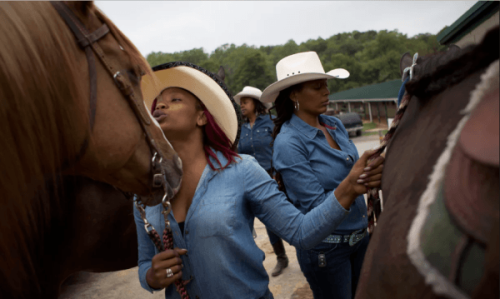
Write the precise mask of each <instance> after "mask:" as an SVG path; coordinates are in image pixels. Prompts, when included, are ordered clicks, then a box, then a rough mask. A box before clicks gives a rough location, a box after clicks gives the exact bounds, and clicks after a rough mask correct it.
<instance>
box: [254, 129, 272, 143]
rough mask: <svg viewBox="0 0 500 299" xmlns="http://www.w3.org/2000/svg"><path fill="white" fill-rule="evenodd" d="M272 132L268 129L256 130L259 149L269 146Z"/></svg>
mask: <svg viewBox="0 0 500 299" xmlns="http://www.w3.org/2000/svg"><path fill="white" fill-rule="evenodd" d="M272 133H273V132H272V130H271V129H270V128H261V129H257V131H256V137H257V141H258V143H259V146H261V147H267V146H271V142H272V141H273V137H272Z"/></svg>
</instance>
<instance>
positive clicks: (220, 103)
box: [141, 65, 239, 144]
mask: <svg viewBox="0 0 500 299" xmlns="http://www.w3.org/2000/svg"><path fill="white" fill-rule="evenodd" d="M153 70H155V68H153ZM153 76H155V77H156V80H155V78H153V77H152V76H150V75H146V76H144V77H143V78H142V81H141V89H142V95H143V99H144V102H146V105H147V107H148V108H151V105H152V103H153V101H154V100H155V99H156V97H158V96H159V95H160V93H161V92H163V90H165V89H167V88H170V87H179V88H183V89H186V90H188V91H190V92H191V93H193V94H194V95H195V96H196V97H197V98H198V99H200V101H202V102H203V104H204V105H205V107H206V108H207V110H208V111H209V112H210V114H212V116H213V117H214V119H215V122H216V123H217V125H219V127H220V128H221V129H222V131H223V132H224V133H225V134H226V136H227V138H229V140H231V142H232V143H233V144H235V142H236V140H237V137H238V131H239V125H238V116H237V114H236V110H235V106H234V105H233V103H232V99H231V98H230V97H229V96H228V95H227V94H226V92H225V91H224V90H223V89H222V87H221V86H220V85H219V84H218V83H217V82H216V81H215V80H214V79H212V78H211V77H209V76H208V75H207V74H205V73H203V72H201V71H200V70H197V69H195V68H193V67H190V66H184V65H179V66H173V67H169V68H165V69H159V70H155V72H154V73H153Z"/></svg>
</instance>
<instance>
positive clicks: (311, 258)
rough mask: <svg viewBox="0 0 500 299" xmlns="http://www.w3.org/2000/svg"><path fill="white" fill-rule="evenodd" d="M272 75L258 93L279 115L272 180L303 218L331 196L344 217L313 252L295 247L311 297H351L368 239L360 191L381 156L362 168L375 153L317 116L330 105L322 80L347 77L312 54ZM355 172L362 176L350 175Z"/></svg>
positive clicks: (378, 170)
mask: <svg viewBox="0 0 500 299" xmlns="http://www.w3.org/2000/svg"><path fill="white" fill-rule="evenodd" d="M276 72H277V77H278V81H277V82H275V83H273V84H271V85H270V86H268V87H267V88H266V89H265V90H264V92H263V94H262V96H261V101H263V102H267V103H270V102H275V108H276V111H277V117H276V118H275V119H274V123H275V128H274V132H273V137H274V138H275V140H274V153H273V165H274V167H275V169H276V171H277V174H276V180H277V181H278V184H279V185H280V186H284V189H285V190H284V191H286V193H287V195H288V197H289V198H290V200H291V201H292V202H293V204H294V205H295V206H296V207H297V208H298V209H299V210H300V211H301V212H302V213H304V214H307V213H309V212H310V211H313V210H315V209H317V208H318V207H319V206H320V205H321V204H323V203H324V202H325V201H329V200H330V198H331V196H332V194H333V195H334V196H335V198H336V200H337V201H338V203H339V206H338V207H339V213H338V214H337V215H342V216H339V217H341V218H342V219H337V220H336V221H335V223H336V225H335V226H334V228H333V229H331V230H329V231H328V232H327V237H326V238H324V239H323V240H322V242H320V243H319V244H318V245H316V247H314V248H312V249H304V248H297V259H298V261H299V265H300V268H301V270H302V272H303V273H304V275H305V277H306V278H307V281H308V282H309V285H310V286H311V289H312V291H313V293H314V298H316V299H319V298H328V299H331V298H342V299H347V298H353V297H354V292H355V290H356V286H357V282H358V277H359V274H360V270H361V265H362V262H363V258H364V255H365V252H366V248H367V245H368V240H369V237H368V235H367V232H366V229H367V226H368V221H367V209H366V204H365V200H364V198H363V196H362V194H363V193H366V191H367V188H369V187H370V188H372V187H378V186H380V179H381V174H382V168H383V161H384V160H383V157H380V158H377V159H376V160H375V161H373V162H372V164H371V165H365V164H364V163H366V157H367V156H369V155H371V154H373V151H367V152H365V153H364V154H363V156H362V157H361V158H359V157H358V152H357V149H356V147H355V146H354V144H353V143H352V141H351V140H349V135H348V133H347V131H346V129H345V128H344V126H343V125H342V122H340V121H339V120H338V119H337V118H335V117H333V116H327V115H322V114H323V113H324V112H325V111H326V110H327V107H328V103H329V100H328V95H329V93H330V92H329V90H328V87H327V80H328V79H333V78H347V77H348V76H349V72H347V71H346V70H344V69H336V70H333V71H330V72H328V73H325V71H324V69H323V66H322V64H321V61H320V60H319V57H318V55H317V54H316V52H304V53H298V54H294V55H291V56H288V57H285V58H283V59H282V60H280V61H279V62H278V64H277V65H276ZM357 167H361V168H362V169H363V171H362V173H359V174H358V175H357V176H353V175H352V173H353V171H355V169H356V168H357ZM282 189H283V188H282ZM340 212H342V213H343V214H342V213H340Z"/></svg>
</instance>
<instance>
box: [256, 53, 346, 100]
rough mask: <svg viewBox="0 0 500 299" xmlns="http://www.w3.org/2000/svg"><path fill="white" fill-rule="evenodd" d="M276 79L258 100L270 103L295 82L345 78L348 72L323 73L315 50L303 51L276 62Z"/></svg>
mask: <svg viewBox="0 0 500 299" xmlns="http://www.w3.org/2000/svg"><path fill="white" fill-rule="evenodd" d="M276 75H277V77H278V81H276V82H274V83H273V84H271V85H269V86H268V87H267V88H266V89H264V92H263V93H262V96H261V97H260V100H261V101H262V102H266V103H271V102H274V100H276V98H277V97H278V95H279V93H280V91H282V90H283V89H286V88H288V87H290V86H293V85H295V84H299V83H302V82H307V81H312V80H318V79H334V78H336V79H345V78H348V77H349V72H348V71H347V70H345V69H334V70H332V71H329V72H328V73H325V70H324V69H323V65H322V64H321V61H320V60H319V57H318V54H316V52H312V51H311V52H303V53H297V54H293V55H290V56H287V57H285V58H283V59H281V60H280V61H279V62H278V63H277V64H276Z"/></svg>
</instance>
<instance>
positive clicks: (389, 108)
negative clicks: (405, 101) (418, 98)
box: [328, 79, 402, 124]
mask: <svg viewBox="0 0 500 299" xmlns="http://www.w3.org/2000/svg"><path fill="white" fill-rule="evenodd" d="M401 84H402V82H401V80H400V79H398V80H391V81H387V82H383V83H378V84H372V85H366V86H362V87H358V88H352V89H348V90H344V91H340V92H337V93H333V94H331V95H329V96H328V97H329V99H330V109H331V110H335V111H336V112H337V113H342V112H357V113H358V114H360V115H361V116H362V117H363V118H364V119H365V120H369V121H370V122H373V119H374V116H375V120H377V121H378V123H380V124H382V123H384V124H385V123H387V119H388V118H393V117H394V115H396V110H397V102H398V92H399V89H400V88H401ZM383 119H384V120H385V121H384V122H382V121H383Z"/></svg>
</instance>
